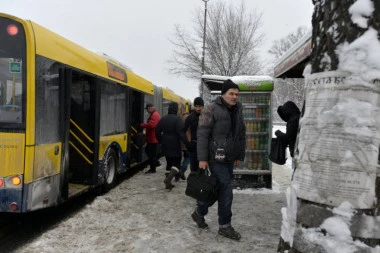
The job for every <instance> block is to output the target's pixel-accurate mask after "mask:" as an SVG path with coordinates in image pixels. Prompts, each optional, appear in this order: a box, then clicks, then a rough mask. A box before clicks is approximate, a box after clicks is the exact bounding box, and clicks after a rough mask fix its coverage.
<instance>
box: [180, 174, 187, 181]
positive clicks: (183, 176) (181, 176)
mask: <svg viewBox="0 0 380 253" xmlns="http://www.w3.org/2000/svg"><path fill="white" fill-rule="evenodd" d="M180 178H181V179H182V180H186V176H185V173H182V172H181V174H180Z"/></svg>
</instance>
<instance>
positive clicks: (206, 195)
mask: <svg viewBox="0 0 380 253" xmlns="http://www.w3.org/2000/svg"><path fill="white" fill-rule="evenodd" d="M208 174H209V175H206V174H203V173H201V169H199V170H198V171H197V172H195V171H192V172H190V174H189V176H188V177H187V186H186V191H185V194H186V195H187V196H190V197H192V198H194V199H196V200H199V201H203V202H214V201H216V200H217V199H218V192H219V187H218V183H217V181H216V178H214V177H211V176H210V173H209V171H208Z"/></svg>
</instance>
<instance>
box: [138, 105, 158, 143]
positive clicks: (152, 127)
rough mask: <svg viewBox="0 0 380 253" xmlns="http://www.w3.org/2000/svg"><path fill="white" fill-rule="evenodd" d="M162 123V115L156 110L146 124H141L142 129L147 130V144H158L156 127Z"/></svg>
mask: <svg viewBox="0 0 380 253" xmlns="http://www.w3.org/2000/svg"><path fill="white" fill-rule="evenodd" d="M159 121H160V114H158V112H157V111H156V110H155V111H153V112H152V113H151V114H150V116H149V119H148V121H147V122H146V123H141V125H140V126H141V127H142V128H146V142H148V143H157V142H158V141H157V138H156V126H157V124H158V122H159Z"/></svg>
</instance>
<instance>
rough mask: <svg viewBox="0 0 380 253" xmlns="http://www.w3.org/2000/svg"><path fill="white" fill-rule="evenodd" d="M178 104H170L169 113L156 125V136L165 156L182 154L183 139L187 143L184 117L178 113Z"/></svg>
mask: <svg viewBox="0 0 380 253" xmlns="http://www.w3.org/2000/svg"><path fill="white" fill-rule="evenodd" d="M177 112H178V104H177V103H175V102H172V103H170V104H169V109H168V114H167V115H165V116H164V117H162V118H161V120H160V121H159V122H158V124H157V127H156V138H157V140H158V142H159V143H160V144H161V147H162V152H163V154H164V155H165V156H170V157H178V156H182V149H181V140H182V141H184V142H185V143H186V141H187V139H186V135H185V133H183V131H182V128H183V122H182V119H181V118H180V117H179V116H178V115H177Z"/></svg>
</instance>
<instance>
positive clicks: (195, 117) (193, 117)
mask: <svg viewBox="0 0 380 253" xmlns="http://www.w3.org/2000/svg"><path fill="white" fill-rule="evenodd" d="M199 116H200V114H199V113H197V112H195V111H192V112H191V113H190V115H189V116H188V117H187V118H186V120H185V124H184V127H183V131H184V132H185V133H186V131H187V130H188V129H189V128H190V134H191V141H190V143H189V145H187V150H189V151H191V152H193V151H194V152H196V147H197V130H198V122H199Z"/></svg>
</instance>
